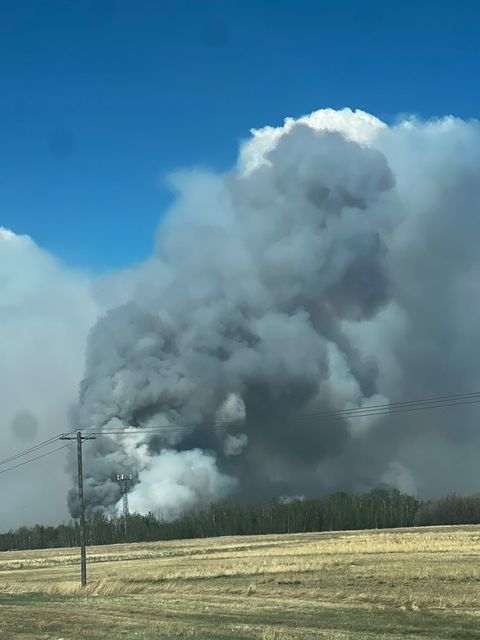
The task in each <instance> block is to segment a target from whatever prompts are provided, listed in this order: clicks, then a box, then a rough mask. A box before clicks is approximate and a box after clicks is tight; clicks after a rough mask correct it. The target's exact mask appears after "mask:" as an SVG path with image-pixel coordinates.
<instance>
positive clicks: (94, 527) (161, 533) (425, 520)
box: [0, 489, 480, 551]
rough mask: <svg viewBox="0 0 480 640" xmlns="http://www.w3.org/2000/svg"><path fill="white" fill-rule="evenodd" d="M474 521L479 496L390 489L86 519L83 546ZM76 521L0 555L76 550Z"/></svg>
mask: <svg viewBox="0 0 480 640" xmlns="http://www.w3.org/2000/svg"><path fill="white" fill-rule="evenodd" d="M471 523H480V497H472V498H460V497H456V496H451V497H448V498H443V499H441V500H434V501H428V502H420V501H418V500H417V499H416V498H414V497H412V496H408V495H405V494H402V493H400V492H399V491H396V490H394V491H391V490H383V489H382V490H374V491H371V492H369V493H363V494H349V493H335V494H332V495H328V496H322V497H318V498H306V499H293V500H284V501H282V500H275V501H272V502H270V503H268V504H265V505H248V504H241V503H237V502H228V501H225V502H218V503H215V504H212V505H210V507H209V508H207V509H205V510H199V511H194V512H190V513H188V514H186V515H184V516H183V517H181V518H179V519H178V520H175V521H173V522H165V521H162V520H161V519H159V518H157V517H155V516H154V515H153V514H152V513H150V514H148V515H146V516H142V515H140V514H130V515H129V516H128V517H127V519H126V521H125V519H124V517H123V516H122V515H114V516H107V515H105V514H104V513H102V512H100V511H96V512H94V513H91V514H89V515H88V516H87V522H86V524H87V543H88V544H89V545H94V544H114V543H119V542H147V541H155V540H175V539H185V538H205V537H212V536H224V535H255V534H268V533H304V532H309V531H339V530H348V529H383V528H391V527H408V526H413V525H429V524H471ZM79 544H80V530H79V525H78V522H76V521H71V522H69V523H63V524H61V525H58V526H44V525H35V526H34V527H21V528H19V529H17V530H15V531H9V532H8V533H3V534H0V551H6V550H9V549H43V548H53V547H77V546H79Z"/></svg>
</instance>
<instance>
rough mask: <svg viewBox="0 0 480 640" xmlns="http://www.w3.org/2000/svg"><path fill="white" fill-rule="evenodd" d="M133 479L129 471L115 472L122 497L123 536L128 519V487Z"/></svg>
mask: <svg viewBox="0 0 480 640" xmlns="http://www.w3.org/2000/svg"><path fill="white" fill-rule="evenodd" d="M132 480H133V475H132V474H131V473H117V482H119V483H120V490H121V492H122V497H123V523H124V527H125V537H126V536H127V519H128V487H129V485H130V482H131V481H132Z"/></svg>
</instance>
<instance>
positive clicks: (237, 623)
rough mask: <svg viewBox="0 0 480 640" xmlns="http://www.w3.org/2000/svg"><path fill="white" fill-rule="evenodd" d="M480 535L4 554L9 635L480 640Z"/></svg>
mask: <svg viewBox="0 0 480 640" xmlns="http://www.w3.org/2000/svg"><path fill="white" fill-rule="evenodd" d="M479 560H480V526H469V527H436V528H422V529H397V530H388V531H360V532H335V533H313V534H301V535H298V534H295V535H279V536H255V537H254V536H251V537H226V538H209V539H204V540H188V541H183V540H181V541H173V542H155V543H149V544H143V543H142V544H131V545H113V546H108V547H92V548H89V549H88V580H89V584H88V586H87V587H86V588H84V589H82V588H81V586H80V585H79V550H78V549H52V550H47V551H42V550H40V551H10V552H4V553H0V638H1V640H10V639H15V640H17V639H18V640H60V639H63V640H106V639H108V640H116V639H117V638H120V639H122V638H128V639H132V640H167V639H176V638H191V639H193V640H226V639H229V640H230V639H236V640H237V639H238V640H247V639H251V638H256V639H259V640H296V639H299V640H307V639H308V640H314V639H317V638H318V639H320V638H331V639H332V640H333V639H334V640H340V639H342V640H343V639H352V640H353V639H355V640H367V639H369V640H374V639H375V640H377V639H379V638H401V639H402V640H404V639H413V638H422V639H427V638H432V639H433V638H435V639H441V638H445V639H447V638H448V639H455V638H456V639H463V638H465V639H469V638H470V639H473V638H478V639H479V640H480V604H479V599H480V562H479Z"/></svg>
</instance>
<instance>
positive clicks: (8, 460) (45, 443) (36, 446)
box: [0, 436, 58, 465]
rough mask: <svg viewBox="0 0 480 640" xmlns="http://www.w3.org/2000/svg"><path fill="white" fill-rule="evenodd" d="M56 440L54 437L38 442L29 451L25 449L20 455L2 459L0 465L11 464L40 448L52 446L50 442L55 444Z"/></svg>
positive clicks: (56, 437)
mask: <svg viewBox="0 0 480 640" xmlns="http://www.w3.org/2000/svg"><path fill="white" fill-rule="evenodd" d="M56 440H58V436H54V437H53V438H49V439H48V440H44V441H43V442H40V443H39V444H37V445H35V446H33V447H31V448H30V449H26V450H25V451H21V452H20V453H16V454H14V455H13V456H10V457H9V458H4V459H3V460H0V465H2V464H7V463H9V462H13V460H16V459H17V458H21V457H22V456H25V455H27V454H29V453H33V452H34V451H37V450H38V449H41V448H42V447H46V446H48V445H49V444H52V442H55V441H56Z"/></svg>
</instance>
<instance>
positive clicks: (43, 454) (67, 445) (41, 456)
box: [0, 437, 72, 474]
mask: <svg viewBox="0 0 480 640" xmlns="http://www.w3.org/2000/svg"><path fill="white" fill-rule="evenodd" d="M55 440H58V437H57V438H55ZM71 445H72V443H71V442H69V443H68V444H64V445H63V446H61V447H57V448H56V449H52V450H51V451H47V453H42V455H40V456H35V458H30V460H25V461H24V462H20V463H19V464H16V465H14V466H13V467H8V468H7V469H2V471H0V474H2V473H7V471H12V470H13V469H17V468H18V467H23V465H25V464H29V463H30V462H34V461H35V460H40V458H46V457H47V456H49V455H51V454H52V453H55V452H56V451H60V450H61V449H65V448H66V447H70V446H71Z"/></svg>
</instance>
